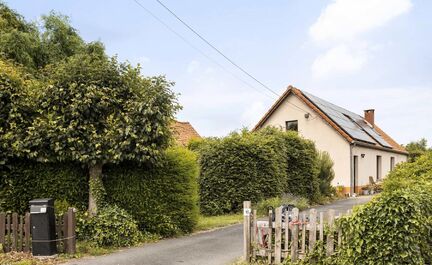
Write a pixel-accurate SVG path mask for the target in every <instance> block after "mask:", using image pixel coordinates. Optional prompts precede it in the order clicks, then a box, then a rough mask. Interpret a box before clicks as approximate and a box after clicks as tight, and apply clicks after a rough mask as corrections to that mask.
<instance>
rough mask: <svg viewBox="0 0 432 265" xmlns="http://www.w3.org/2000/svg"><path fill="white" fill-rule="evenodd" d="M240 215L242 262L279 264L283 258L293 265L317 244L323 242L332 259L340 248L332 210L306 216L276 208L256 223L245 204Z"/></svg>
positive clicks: (309, 213)
mask: <svg viewBox="0 0 432 265" xmlns="http://www.w3.org/2000/svg"><path fill="white" fill-rule="evenodd" d="M243 213H244V226H243V234H244V253H243V257H244V259H245V261H246V262H250V261H251V260H255V259H264V260H266V261H267V263H269V264H280V263H281V262H282V261H283V260H284V259H286V258H290V259H291V261H296V260H298V259H302V258H303V257H304V256H305V255H306V254H307V252H308V251H310V250H312V249H313V248H314V246H315V244H316V242H317V240H321V241H322V242H324V244H325V249H326V252H327V255H332V254H333V253H334V251H335V249H336V248H337V247H338V246H339V245H340V244H341V236H342V231H341V230H340V229H338V228H337V227H335V222H334V221H335V219H336V218H338V217H340V216H341V213H339V214H338V215H337V216H336V215H335V211H334V210H333V209H330V210H328V211H327V212H325V213H324V212H320V213H318V212H317V210H315V209H310V210H309V211H308V214H306V213H302V214H300V213H299V210H298V209H297V208H294V209H293V210H292V211H291V212H285V214H283V213H282V207H279V208H277V209H275V213H273V211H272V210H269V215H268V219H267V218H266V219H267V220H265V221H260V220H258V217H257V213H256V210H252V209H251V203H250V202H249V201H246V202H244V204H243ZM347 213H348V214H349V213H350V210H349V211H348V212H347ZM273 214H275V219H274V221H273ZM283 215H284V216H283ZM287 220H289V221H287ZM329 231H334V232H329Z"/></svg>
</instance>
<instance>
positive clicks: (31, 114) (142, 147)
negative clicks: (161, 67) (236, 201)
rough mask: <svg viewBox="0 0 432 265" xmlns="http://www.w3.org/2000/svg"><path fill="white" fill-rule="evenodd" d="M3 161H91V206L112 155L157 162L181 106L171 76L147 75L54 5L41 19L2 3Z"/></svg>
mask: <svg viewBox="0 0 432 265" xmlns="http://www.w3.org/2000/svg"><path fill="white" fill-rule="evenodd" d="M0 70H1V72H0V126H1V127H0V151H1V155H0V163H5V161H6V159H7V158H8V157H22V158H28V159H34V160H38V161H45V162H48V161H49V162H53V161H70V162H75V163H76V162H78V163H81V164H82V165H83V166H86V167H88V169H89V176H90V185H89V186H90V192H89V194H90V197H89V210H90V212H91V213H93V214H94V213H96V207H97V202H98V201H101V200H102V198H103V194H104V189H103V184H102V180H101V178H102V167H103V165H104V164H107V163H119V162H122V161H125V160H127V161H135V162H145V163H157V162H158V158H159V156H160V155H161V153H162V151H163V150H164V149H166V147H168V145H169V143H170V140H171V133H170V127H169V126H170V123H171V121H172V119H173V118H174V114H175V113H176V112H177V111H178V110H179V108H180V106H179V104H178V102H177V96H176V94H175V93H173V92H172V90H171V88H172V86H173V85H174V83H173V82H170V81H168V80H167V79H166V78H165V77H164V76H155V77H143V76H142V75H141V70H140V68H137V67H133V66H131V65H130V64H128V63H121V62H118V60H117V58H116V57H110V56H108V55H107V54H106V53H105V49H104V46H103V44H102V43H101V42H90V43H86V42H85V41H84V40H83V39H82V38H81V37H80V35H79V33H78V31H77V30H76V29H75V28H73V27H72V26H71V25H70V22H69V19H68V17H66V16H63V15H61V14H57V13H54V12H51V13H49V14H48V15H46V16H43V17H42V23H41V25H40V26H39V27H38V26H36V24H35V23H29V22H26V21H25V20H24V19H23V17H22V16H20V15H19V14H17V13H16V12H15V11H13V10H11V9H10V8H8V7H7V6H6V5H5V4H1V3H0Z"/></svg>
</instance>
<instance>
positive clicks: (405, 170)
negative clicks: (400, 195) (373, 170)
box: [383, 152, 432, 192]
mask: <svg viewBox="0 0 432 265" xmlns="http://www.w3.org/2000/svg"><path fill="white" fill-rule="evenodd" d="M430 182H432V152H427V153H426V154H424V155H423V156H421V157H420V158H418V159H417V160H416V161H414V162H411V163H402V164H399V165H397V167H396V169H395V170H393V171H392V172H390V174H389V175H388V176H387V178H386V179H385V180H384V185H383V186H384V191H387V192H390V191H394V190H398V189H403V188H406V187H410V186H413V185H420V186H421V185H424V184H425V183H430Z"/></svg>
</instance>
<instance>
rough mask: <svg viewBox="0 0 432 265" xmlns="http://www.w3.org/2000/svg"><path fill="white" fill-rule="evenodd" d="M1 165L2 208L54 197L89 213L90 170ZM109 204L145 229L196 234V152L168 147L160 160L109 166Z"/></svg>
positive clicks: (15, 208)
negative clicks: (128, 214)
mask: <svg viewBox="0 0 432 265" xmlns="http://www.w3.org/2000/svg"><path fill="white" fill-rule="evenodd" d="M9 162H10V165H8V166H5V167H2V169H0V176H1V178H0V211H2V210H10V211H18V212H20V213H23V212H25V211H28V202H29V201H30V200H31V199H35V198H41V197H51V198H54V199H56V201H66V202H67V204H68V205H69V206H74V207H77V208H78V209H80V210H83V211H85V209H86V208H87V204H88V175H87V170H86V169H85V168H82V167H80V166H78V165H75V164H63V163H55V164H54V163H38V162H30V161H28V160H26V161H23V160H15V161H9ZM105 169H106V171H105V174H104V177H103V181H104V184H105V188H106V192H107V198H106V199H107V202H108V203H110V204H116V205H118V206H120V207H121V208H123V209H125V210H127V211H128V212H129V213H130V214H131V215H132V216H133V217H134V218H135V220H136V221H137V223H138V224H139V227H140V229H141V230H143V231H146V232H151V233H156V234H160V235H162V236H172V235H175V234H181V233H188V232H191V231H192V230H193V228H194V226H195V225H196V222H197V219H198V212H199V210H198V186H197V176H198V164H197V159H196V155H195V154H194V153H193V152H191V151H189V150H187V149H185V148H181V147H176V148H170V149H168V150H167V151H166V152H165V154H164V157H163V159H162V160H161V164H160V165H158V166H152V167H150V166H145V165H138V164H135V163H121V164H118V165H108V166H106V168H105Z"/></svg>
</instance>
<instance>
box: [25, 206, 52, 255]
mask: <svg viewBox="0 0 432 265" xmlns="http://www.w3.org/2000/svg"><path fill="white" fill-rule="evenodd" d="M30 224H31V233H32V254H33V256H52V255H55V254H57V246H56V241H55V240H56V234H55V214H54V199H35V200H32V201H30Z"/></svg>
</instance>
